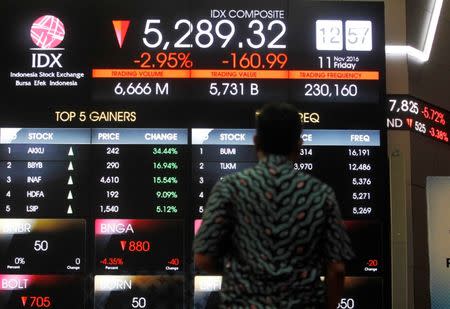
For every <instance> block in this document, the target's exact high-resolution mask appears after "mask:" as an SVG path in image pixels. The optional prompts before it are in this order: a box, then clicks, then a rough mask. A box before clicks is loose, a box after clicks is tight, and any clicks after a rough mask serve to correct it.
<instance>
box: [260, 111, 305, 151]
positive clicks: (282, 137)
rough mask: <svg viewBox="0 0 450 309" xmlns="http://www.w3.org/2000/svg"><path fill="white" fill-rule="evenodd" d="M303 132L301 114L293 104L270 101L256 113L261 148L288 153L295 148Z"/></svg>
mask: <svg viewBox="0 0 450 309" xmlns="http://www.w3.org/2000/svg"><path fill="white" fill-rule="evenodd" d="M301 133H302V122H301V120H300V115H299V112H298V110H297V108H295V107H294V106H293V105H291V104H287V103H269V104H266V105H264V106H263V107H262V108H261V109H260V110H259V111H258V112H257V113H256V135H257V138H258V142H259V147H260V148H261V150H262V151H263V152H265V153H268V154H280V155H287V154H289V153H291V152H292V151H294V150H295V148H296V147H297V145H298V143H299V141H300V134H301Z"/></svg>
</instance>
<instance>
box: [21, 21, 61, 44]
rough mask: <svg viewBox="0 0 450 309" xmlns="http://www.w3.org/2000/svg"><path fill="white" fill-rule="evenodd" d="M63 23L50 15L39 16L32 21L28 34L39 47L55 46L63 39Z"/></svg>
mask: <svg viewBox="0 0 450 309" xmlns="http://www.w3.org/2000/svg"><path fill="white" fill-rule="evenodd" d="M65 34H66V31H65V29H64V24H63V23H62V21H61V20H59V19H58V18H57V17H55V16H52V15H45V16H41V17H39V18H38V19H36V20H35V21H34V22H33V25H32V26H31V30H30V35H31V39H32V40H33V42H34V44H36V46H38V47H40V48H55V47H57V46H58V45H59V44H61V42H62V41H63V40H64V35H65Z"/></svg>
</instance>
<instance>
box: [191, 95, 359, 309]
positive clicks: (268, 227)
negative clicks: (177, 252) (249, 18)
mask: <svg viewBox="0 0 450 309" xmlns="http://www.w3.org/2000/svg"><path fill="white" fill-rule="evenodd" d="M301 131H302V124H301V121H300V117H299V114H298V111H297V110H296V109H295V108H294V107H293V106H292V105H289V104H282V103H280V104H268V105H266V106H264V107H263V108H262V110H261V111H260V112H259V114H258V115H257V118H256V135H255V137H254V143H255V146H256V151H257V155H258V159H259V162H258V163H257V164H256V165H255V166H254V167H252V168H249V169H246V170H244V171H242V172H239V173H235V174H232V175H228V176H226V177H224V178H223V180H222V181H219V182H218V183H217V184H216V185H215V186H214V188H213V190H212V192H211V194H210V196H209V199H208V202H207V205H206V210H205V213H204V214H203V223H202V226H201V227H200V230H199V231H198V234H197V236H196V238H195V241H194V252H195V263H196V266H197V267H198V268H199V269H201V270H204V271H207V272H210V273H218V272H219V273H222V276H223V281H222V290H221V300H222V303H221V308H252V309H253V308H255V309H256V308H258V309H259V308H264V309H267V308H271V309H289V308H308V309H309V308H314V309H315V308H324V307H325V306H326V307H325V308H328V309H336V307H337V304H338V302H339V299H340V297H341V294H342V290H343V280H344V270H345V269H344V263H343V262H344V261H345V260H348V259H350V258H352V256H353V252H352V249H351V248H350V241H349V238H348V235H347V233H346V231H345V229H344V227H343V225H342V219H341V215H340V211H339V207H338V205H337V202H336V197H335V194H334V192H333V190H332V189H331V188H330V187H329V186H328V185H326V184H325V183H323V182H321V181H320V180H318V179H317V178H314V177H312V176H310V175H308V174H305V173H303V172H299V171H296V170H295V169H294V161H296V160H297V158H298V156H299V149H300V146H301V142H302V141H301V139H300V135H301ZM321 275H325V283H323V282H322V281H321V280H320V276H321Z"/></svg>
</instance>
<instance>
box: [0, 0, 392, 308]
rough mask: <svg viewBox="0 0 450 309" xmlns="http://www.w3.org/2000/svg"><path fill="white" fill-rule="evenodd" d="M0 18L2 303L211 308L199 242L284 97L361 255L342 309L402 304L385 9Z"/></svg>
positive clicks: (5, 10) (146, 7) (247, 6)
mask: <svg viewBox="0 0 450 309" xmlns="http://www.w3.org/2000/svg"><path fill="white" fill-rule="evenodd" d="M0 6H1V13H0V14H1V17H2V18H1V25H2V29H3V31H4V32H3V33H4V35H3V44H2V50H3V53H4V57H5V58H4V59H5V60H6V61H5V63H4V64H3V65H2V66H1V68H0V70H1V83H2V87H1V89H2V94H3V95H2V99H1V103H0V108H1V112H0V281H1V287H0V307H2V308H13V309H18V308H64V309H73V308H83V309H84V308H86V309H88V308H96V309H103V308H105V309H106V308H215V307H216V305H215V304H216V303H215V301H217V291H218V289H219V288H220V277H217V276H206V275H204V274H202V273H200V272H198V271H196V270H195V269H194V267H193V263H192V251H191V247H192V240H193V237H194V234H195V230H196V228H198V226H199V224H200V222H201V221H200V220H201V215H202V213H203V211H204V207H205V202H206V200H207V197H208V193H209V190H210V189H211V187H212V185H213V184H214V183H215V182H216V181H218V180H219V179H220V177H221V176H223V175H225V174H228V173H232V172H236V171H238V170H242V169H244V168H247V167H250V166H252V165H253V164H255V163H256V161H257V159H256V155H255V151H254V148H253V146H252V137H253V135H254V129H253V128H254V118H255V110H257V109H258V108H259V107H261V106H262V105H263V104H264V103H266V102H272V101H273V102H275V101H283V102H288V103H290V104H294V105H295V106H297V107H298V108H299V110H300V111H301V118H302V121H303V123H304V127H305V130H304V132H303V133H302V136H301V138H302V139H303V141H304V145H303V147H302V148H301V150H300V152H299V154H298V161H297V162H295V164H294V168H295V169H297V170H299V171H303V172H307V173H311V174H313V175H315V176H316V177H318V178H320V179H322V180H323V181H325V182H327V183H329V184H330V185H331V186H332V187H333V188H334V189H335V191H336V194H337V197H338V200H339V202H340V206H341V210H342V214H343V217H344V220H345V224H346V226H347V229H348V231H349V234H350V237H351V239H352V243H353V247H354V249H355V252H356V258H355V259H354V260H352V261H351V262H349V263H348V265H347V277H346V281H345V295H344V298H343V299H342V300H341V302H340V304H339V307H338V308H341V309H346V308H348V309H352V308H355V309H356V308H361V309H371V308H377V309H379V308H390V248H389V239H390V238H389V230H390V227H389V222H390V221H389V206H388V205H389V203H388V196H389V193H388V178H387V156H386V128H385V119H386V107H385V104H384V102H385V68H384V67H385V65H384V62H385V60H384V59H385V58H384V16H383V4H382V3H367V2H349V3H346V2H320V1H268V0H262V1H247V2H245V1H236V0H231V1H226V2H225V1H205V0H196V1H179V0H177V1H175V0H167V1H162V2H158V3H153V2H149V1H142V0H135V1H128V2H124V1H118V0H113V1H101V0H97V1H76V2H73V1H56V0H42V1H34V2H30V1H24V0H16V1H2V3H1V4H0Z"/></svg>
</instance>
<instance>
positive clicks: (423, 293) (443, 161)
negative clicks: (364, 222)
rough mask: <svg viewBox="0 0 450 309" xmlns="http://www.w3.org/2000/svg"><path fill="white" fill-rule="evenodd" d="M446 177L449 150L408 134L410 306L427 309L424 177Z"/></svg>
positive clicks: (427, 270)
mask: <svg viewBox="0 0 450 309" xmlns="http://www.w3.org/2000/svg"><path fill="white" fill-rule="evenodd" d="M449 175H450V147H449V146H448V145H445V144H443V143H438V142H435V141H433V140H431V139H429V138H427V137H424V136H422V135H418V134H411V195H412V196H411V200H412V218H413V220H412V221H413V222H412V224H413V247H414V274H413V276H414V304H415V308H417V309H428V308H430V291H429V268H428V228H427V202H426V189H425V188H426V177H427V176H449Z"/></svg>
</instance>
